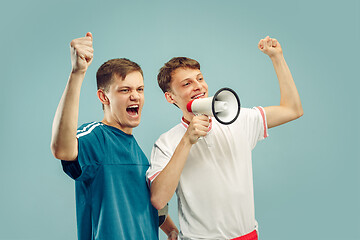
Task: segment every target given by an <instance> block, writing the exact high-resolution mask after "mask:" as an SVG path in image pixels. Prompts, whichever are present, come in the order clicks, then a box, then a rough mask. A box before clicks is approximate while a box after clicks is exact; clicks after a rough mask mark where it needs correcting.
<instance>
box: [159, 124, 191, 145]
mask: <svg viewBox="0 0 360 240" xmlns="http://www.w3.org/2000/svg"><path fill="white" fill-rule="evenodd" d="M185 132H186V129H185V127H184V126H182V124H181V123H179V124H177V125H175V126H174V127H172V128H171V129H170V130H168V131H166V132H164V133H163V134H161V135H160V137H159V138H158V139H157V140H156V144H158V143H161V142H165V143H166V142H168V143H172V142H174V141H176V140H177V139H178V138H180V139H181V138H182V136H183V135H184V133H185Z"/></svg>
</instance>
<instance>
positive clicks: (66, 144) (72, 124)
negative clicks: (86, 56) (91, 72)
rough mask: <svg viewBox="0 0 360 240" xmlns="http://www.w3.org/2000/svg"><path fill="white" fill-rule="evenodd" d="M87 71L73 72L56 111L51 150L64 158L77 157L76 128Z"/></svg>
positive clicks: (72, 158)
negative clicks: (81, 91)
mask: <svg viewBox="0 0 360 240" xmlns="http://www.w3.org/2000/svg"><path fill="white" fill-rule="evenodd" d="M84 77H85V73H84V72H83V73H73V72H72V73H71V74H70V77H69V80H68V83H67V85H66V87H65V90H64V93H63V95H62V97H61V100H60V102H59V105H58V108H57V110H56V113H55V117H54V121H53V127H52V138H51V150H52V152H53V154H54V156H55V157H56V158H58V159H62V160H75V159H76V157H77V140H76V129H77V122H78V112H79V98H80V90H81V85H82V82H83V80H84Z"/></svg>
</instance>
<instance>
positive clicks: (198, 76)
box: [180, 73, 202, 82]
mask: <svg viewBox="0 0 360 240" xmlns="http://www.w3.org/2000/svg"><path fill="white" fill-rule="evenodd" d="M199 75H202V73H198V74H197V75H196V77H199ZM190 79H191V78H185V79H183V80H181V81H180V82H184V81H187V80H190Z"/></svg>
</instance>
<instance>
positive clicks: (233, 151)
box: [147, 107, 268, 239]
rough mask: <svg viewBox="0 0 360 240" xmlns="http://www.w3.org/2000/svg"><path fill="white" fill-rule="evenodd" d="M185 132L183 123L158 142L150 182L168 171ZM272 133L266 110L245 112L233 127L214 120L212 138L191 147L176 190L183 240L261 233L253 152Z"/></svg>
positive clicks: (155, 146) (148, 173)
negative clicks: (256, 208)
mask: <svg viewBox="0 0 360 240" xmlns="http://www.w3.org/2000/svg"><path fill="white" fill-rule="evenodd" d="M186 129H187V124H186V123H185V122H183V121H182V122H181V123H180V124H178V125H176V126H175V127H173V128H172V129H171V130H169V131H168V132H166V133H164V134H162V135H161V136H160V138H159V139H158V140H157V141H156V142H155V145H154V147H153V150H152V154H151V166H150V168H149V170H148V171H147V178H148V181H150V182H152V181H153V180H154V179H155V178H156V176H157V175H158V174H159V173H160V172H161V171H162V170H163V169H164V168H165V166H166V165H167V163H168V162H169V161H170V159H171V156H172V155H173V153H174V151H175V149H176V147H177V145H178V144H179V142H180V140H181V138H182V137H183V136H184V134H185V132H186ZM267 131H268V130H267V122H266V115H265V111H264V109H263V108H262V107H256V108H252V109H248V108H242V109H241V111H240V115H239V117H238V119H237V120H236V121H235V122H234V123H232V124H230V125H222V124H220V123H219V122H217V121H216V120H215V118H212V126H211V129H210V131H209V132H208V134H207V135H206V136H205V137H204V138H200V139H199V140H198V142H197V143H196V144H194V145H193V146H192V147H191V150H190V153H189V156H188V159H187V161H186V164H185V167H184V169H183V171H182V173H181V177H180V181H179V185H178V187H177V189H176V194H177V197H178V208H179V209H178V210H179V222H180V231H181V232H180V238H181V239H231V238H235V237H239V236H242V235H245V234H247V233H249V232H252V231H253V230H254V229H256V228H257V222H256V220H255V209H254V192H253V175H252V161H251V151H252V149H253V148H254V147H255V145H256V143H257V142H258V141H259V140H262V139H264V138H266V137H267V136H268V134H267Z"/></svg>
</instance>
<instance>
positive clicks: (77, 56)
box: [70, 32, 94, 72]
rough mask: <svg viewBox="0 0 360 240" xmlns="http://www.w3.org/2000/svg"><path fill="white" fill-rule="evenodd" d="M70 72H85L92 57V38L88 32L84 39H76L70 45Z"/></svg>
mask: <svg viewBox="0 0 360 240" xmlns="http://www.w3.org/2000/svg"><path fill="white" fill-rule="evenodd" d="M70 53H71V65H72V72H86V70H87V68H88V67H89V66H90V64H91V62H92V60H93V56H94V49H93V38H92V34H91V33H90V32H88V33H86V36H85V37H82V38H77V39H74V40H72V41H71V43H70Z"/></svg>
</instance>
